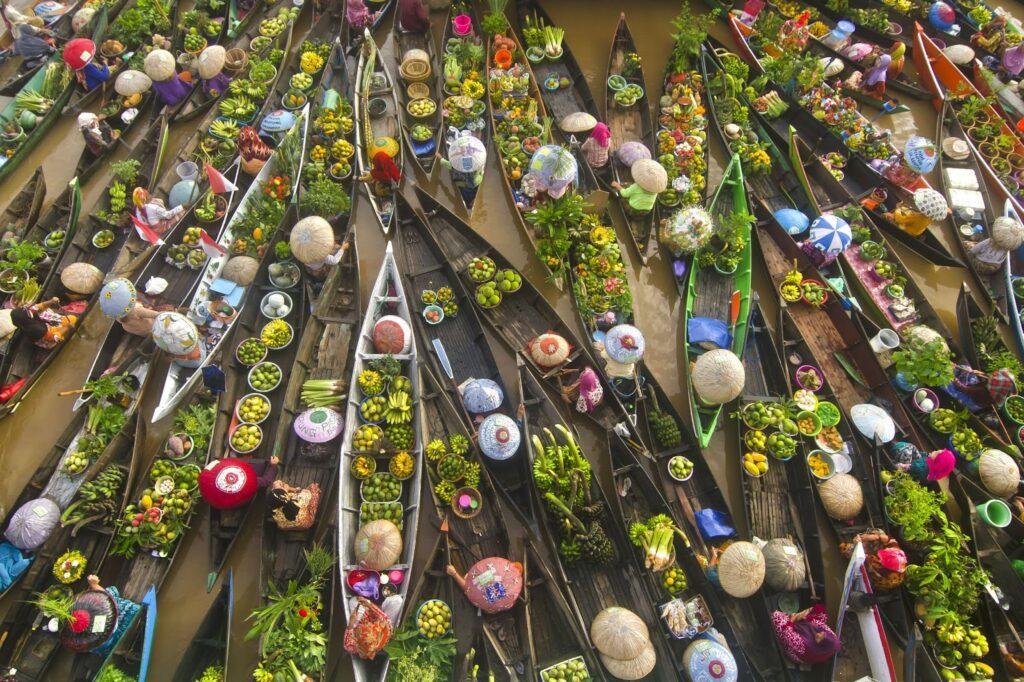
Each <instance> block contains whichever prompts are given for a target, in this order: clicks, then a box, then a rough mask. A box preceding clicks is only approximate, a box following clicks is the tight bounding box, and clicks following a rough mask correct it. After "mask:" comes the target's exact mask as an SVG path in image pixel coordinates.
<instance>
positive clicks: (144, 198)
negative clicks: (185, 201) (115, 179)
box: [132, 187, 185, 234]
mask: <svg viewBox="0 0 1024 682" xmlns="http://www.w3.org/2000/svg"><path fill="white" fill-rule="evenodd" d="M132 202H133V203H134V204H135V208H136V209H137V210H136V211H135V214H136V217H137V218H138V219H139V220H140V221H141V222H143V223H145V224H146V225H147V226H148V227H149V228H150V229H152V230H153V231H154V232H156V233H157V234H163V233H164V232H166V231H167V230H168V228H171V227H173V226H174V225H176V224H177V223H178V219H180V218H181V216H182V215H184V214H185V207H184V206H175V207H174V208H171V209H168V208H167V206H166V205H165V204H164V201H163V199H161V198H159V197H154V196H153V195H151V194H150V193H149V192H148V191H147V190H146V189H144V188H142V187H136V188H135V191H133V192H132Z"/></svg>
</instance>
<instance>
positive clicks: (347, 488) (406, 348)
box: [338, 242, 423, 682]
mask: <svg viewBox="0 0 1024 682" xmlns="http://www.w3.org/2000/svg"><path fill="white" fill-rule="evenodd" d="M412 314H413V313H412V309H411V307H410V306H409V300H408V298H407V297H406V293H405V288H404V286H403V284H402V277H401V273H400V272H399V269H398V265H397V263H396V262H395V256H394V253H393V251H392V246H391V243H390V242H389V243H388V245H387V247H386V248H385V251H384V262H383V263H382V264H381V268H380V272H379V273H378V275H377V280H376V282H375V283H374V285H373V289H372V290H371V293H370V302H369V305H368V306H367V308H366V313H365V314H364V315H363V324H362V327H361V329H360V331H359V337H358V341H357V345H356V357H355V362H354V363H353V365H352V378H351V381H350V382H349V385H350V386H356V385H357V380H358V377H359V374H360V373H361V372H362V371H363V370H364V369H369V368H370V366H371V363H374V361H375V360H384V359H385V358H386V356H385V355H381V354H380V353H379V352H378V350H377V347H376V346H375V344H374V334H373V332H374V330H375V329H376V328H377V325H378V323H380V322H381V319H382V318H384V317H386V316H388V315H393V316H397V317H398V318H400V319H401V320H403V321H404V324H401V325H400V326H401V327H404V331H402V332H401V333H402V336H403V337H405V338H404V339H403V341H404V343H403V344H402V346H401V347H400V348H399V350H400V351H402V352H399V353H396V354H393V355H391V356H390V357H391V359H392V360H397V361H398V363H399V364H400V366H399V373H400V375H401V376H404V377H405V378H406V379H408V382H407V383H408V385H409V387H410V389H411V390H410V391H409V392H408V397H409V399H410V401H411V405H410V410H411V412H410V413H409V418H410V419H411V421H410V422H408V423H410V424H411V425H412V428H413V433H414V434H415V435H414V438H415V439H416V443H415V446H414V447H413V448H412V449H411V450H408V451H407V452H409V454H410V455H412V458H413V461H414V462H422V461H423V444H422V443H421V442H419V438H418V432H419V430H420V422H421V420H422V411H421V407H420V405H419V400H420V377H419V365H418V364H417V363H418V350H417V346H416V339H415V338H412V335H411V334H409V333H408V330H409V329H410V328H411V325H412ZM384 324H385V325H392V324H399V323H398V322H395V321H392V320H384ZM405 325H408V327H406V326H405ZM375 366H376V365H375ZM365 399H366V397H365V396H363V395H362V393H361V391H351V392H350V393H349V395H348V399H347V400H346V409H345V435H344V440H343V441H342V445H341V465H340V470H339V473H338V478H339V481H340V482H339V484H338V547H339V552H340V556H339V560H340V564H341V565H340V567H339V569H340V571H341V584H342V595H341V599H342V601H343V602H344V603H345V619H346V621H348V622H350V619H351V617H352V602H351V601H350V597H352V596H353V592H352V588H351V586H350V584H349V582H348V576H349V573H350V572H351V571H352V570H354V569H356V568H357V567H358V564H359V561H358V559H357V558H356V554H355V549H356V548H355V538H356V535H357V534H358V531H359V529H360V528H361V527H362V526H363V525H365V524H366V523H367V522H369V520H370V518H371V517H373V518H382V517H381V516H379V515H380V514H383V513H390V511H389V510H390V507H388V509H383V508H382V507H381V506H380V505H381V504H382V503H380V502H361V491H360V485H358V483H359V482H358V481H357V480H356V479H355V478H354V477H353V475H352V471H351V465H352V461H353V460H354V459H355V458H356V457H359V456H361V455H365V456H372V457H373V458H374V459H375V460H376V461H377V462H378V465H377V469H379V470H381V471H383V467H385V466H387V463H388V460H389V459H390V455H391V454H394V453H395V452H396V451H395V450H394V448H391V449H390V450H389V449H387V448H385V449H382V450H377V451H374V452H372V453H371V452H368V451H363V450H359V449H357V446H356V444H355V442H354V437H355V433H356V430H357V428H358V426H359V425H360V424H361V423H362V421H363V420H362V418H361V415H362V414H363V410H362V409H361V408H360V406H361V405H362V404H363V402H364V401H365ZM377 441H378V443H380V442H381V438H380V437H378V438H377ZM422 484H423V472H422V469H421V468H416V469H415V471H414V472H413V474H412V477H411V478H409V479H408V480H406V481H404V482H403V483H402V484H401V488H402V491H401V494H400V497H399V500H398V502H397V504H398V505H399V511H398V513H397V514H393V515H392V518H394V517H397V518H394V522H395V524H396V525H397V526H398V528H399V530H401V532H402V540H403V542H402V555H401V558H400V559H399V560H398V561H397V562H396V564H395V565H394V566H393V567H389V569H396V570H404V571H406V572H407V573H408V571H409V570H410V569H411V565H412V558H413V557H414V556H415V551H416V535H417V526H418V521H419V513H420V507H419V501H420V490H421V488H422ZM383 504H388V503H383ZM409 582H410V581H409V580H405V581H403V582H402V583H401V585H399V586H398V588H397V594H398V595H399V596H401V597H403V598H404V597H405V596H406V593H407V592H408V589H409ZM403 606H408V603H406V604H404V605H403ZM403 611H404V609H403ZM400 618H401V614H399V615H398V618H396V620H398V619H400ZM352 668H353V671H354V672H355V679H356V681H357V682H363V680H382V679H383V678H384V676H385V675H386V674H387V671H388V659H387V656H386V655H381V654H378V655H377V656H376V657H375V658H374V659H373V660H365V659H362V658H359V657H357V656H353V657H352Z"/></svg>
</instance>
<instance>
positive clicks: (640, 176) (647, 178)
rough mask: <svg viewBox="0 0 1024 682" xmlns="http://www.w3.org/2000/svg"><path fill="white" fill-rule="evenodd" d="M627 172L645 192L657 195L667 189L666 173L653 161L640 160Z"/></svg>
mask: <svg viewBox="0 0 1024 682" xmlns="http://www.w3.org/2000/svg"><path fill="white" fill-rule="evenodd" d="M629 172H630V174H631V175H632V176H633V180H634V181H635V182H636V184H638V185H640V188H641V189H643V190H644V191H645V192H651V193H653V194H657V193H658V192H664V191H665V188H666V187H668V173H666V172H665V169H664V168H662V166H661V164H660V163H658V162H657V161H654V160H653V159H640V160H639V161H637V162H636V163H634V164H633V165H632V166H631V167H630V169H629Z"/></svg>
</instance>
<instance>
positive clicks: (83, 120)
mask: <svg viewBox="0 0 1024 682" xmlns="http://www.w3.org/2000/svg"><path fill="white" fill-rule="evenodd" d="M99 122H100V117H99V116H97V115H96V114H94V113H92V112H91V111H83V112H82V113H80V114H79V115H78V128H79V130H85V129H86V128H95V127H96V124H98V123H99Z"/></svg>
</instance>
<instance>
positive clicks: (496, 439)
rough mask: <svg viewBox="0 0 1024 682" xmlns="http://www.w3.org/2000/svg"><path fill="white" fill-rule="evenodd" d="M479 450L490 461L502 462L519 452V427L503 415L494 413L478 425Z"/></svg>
mask: <svg viewBox="0 0 1024 682" xmlns="http://www.w3.org/2000/svg"><path fill="white" fill-rule="evenodd" d="M478 435H479V443H480V450H481V451H482V452H483V453H484V454H485V455H487V456H488V457H489V458H491V459H495V460H498V461H504V460H506V459H509V458H511V457H512V456H513V455H514V454H516V452H518V451H519V441H520V435H519V426H518V425H517V424H516V423H515V422H514V421H513V420H512V419H511V417H508V416H506V415H504V414H500V413H495V414H492V415H490V416H489V417H487V418H486V419H484V420H483V421H482V422H481V423H480V428H479V430H478Z"/></svg>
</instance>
